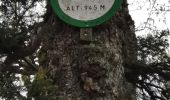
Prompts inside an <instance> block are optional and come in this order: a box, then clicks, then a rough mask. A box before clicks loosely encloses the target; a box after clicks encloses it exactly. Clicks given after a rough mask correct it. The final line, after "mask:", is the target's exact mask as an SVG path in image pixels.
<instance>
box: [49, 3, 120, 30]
mask: <svg viewBox="0 0 170 100" xmlns="http://www.w3.org/2000/svg"><path fill="white" fill-rule="evenodd" d="M121 2H122V1H121V0H51V5H52V7H53V9H54V11H55V13H56V14H57V15H58V17H59V18H60V19H61V20H63V21H64V22H66V23H68V24H70V25H73V26H76V27H93V26H96V25H99V24H102V23H104V22H105V21H107V20H108V19H110V18H111V17H112V16H113V15H114V14H115V12H116V11H117V10H118V9H119V7H120V6H121Z"/></svg>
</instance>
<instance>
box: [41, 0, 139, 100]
mask: <svg viewBox="0 0 170 100" xmlns="http://www.w3.org/2000/svg"><path fill="white" fill-rule="evenodd" d="M47 8H48V9H47V14H46V16H45V23H46V25H45V26H44V29H45V30H46V31H47V32H46V33H47V34H45V35H44V38H43V45H42V48H41V52H43V55H44V56H45V59H43V60H42V59H41V65H42V66H43V67H46V68H48V69H49V76H50V77H51V78H53V80H55V84H57V85H58V86H59V94H56V95H58V96H59V100H134V99H135V89H134V87H133V86H132V85H131V84H130V83H128V82H127V81H126V79H125V76H124V73H125V70H126V68H125V66H124V65H125V64H124V63H125V62H128V63H130V62H131V61H134V60H135V59H136V55H135V49H134V48H135V45H134V44H135V43H136V38H135V34H134V23H133V21H132V19H131V17H130V15H129V12H128V8H127V3H126V1H125V0H124V1H123V5H122V8H121V9H120V10H119V11H118V12H117V13H116V14H115V16H114V17H113V18H112V19H111V20H109V21H108V22H107V23H105V24H102V25H100V26H96V27H94V28H93V29H92V31H93V33H92V35H91V36H90V37H92V38H91V39H87V40H86V39H82V38H83V37H82V34H81V35H80V28H75V27H72V26H69V25H67V24H65V23H63V22H62V21H60V20H59V19H58V18H57V16H56V15H55V14H54V13H53V11H52V10H51V7H50V6H48V5H47Z"/></svg>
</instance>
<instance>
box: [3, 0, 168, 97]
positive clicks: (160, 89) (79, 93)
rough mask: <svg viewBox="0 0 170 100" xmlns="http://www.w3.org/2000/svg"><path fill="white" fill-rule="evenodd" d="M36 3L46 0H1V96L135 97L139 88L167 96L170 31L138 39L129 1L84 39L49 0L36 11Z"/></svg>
mask: <svg viewBox="0 0 170 100" xmlns="http://www.w3.org/2000/svg"><path fill="white" fill-rule="evenodd" d="M38 3H41V4H43V3H44V4H45V0H24V1H23V0H12V1H9V0H1V2H0V10H1V14H0V19H1V21H0V22H1V23H0V24H1V26H0V30H1V31H0V57H1V63H0V74H1V77H0V79H1V80H0V96H1V98H4V99H7V100H14V99H19V100H24V99H28V100H30V99H32V98H34V99H36V100H39V99H42V100H43V99H44V100H56V99H59V100H68V99H71V100H100V99H106V100H133V99H136V95H135V92H136V91H135V89H136V88H137V93H138V97H140V98H143V99H144V100H145V99H151V100H157V99H162V100H168V99H169V83H168V82H169V79H170V78H169V55H168V54H167V53H166V48H167V47H168V44H167V40H166V38H165V37H166V36H167V35H168V33H169V32H168V31H162V32H158V33H156V34H155V35H148V37H146V38H142V37H138V38H136V36H135V34H134V33H135V29H134V22H133V21H132V19H131V17H130V15H129V12H128V4H127V1H126V0H124V1H123V4H122V7H121V9H120V10H119V11H118V12H117V13H116V14H115V16H114V17H113V18H112V19H111V20H110V21H108V22H107V23H104V24H102V25H99V26H96V27H94V28H93V29H92V30H93V36H92V40H81V38H80V29H79V28H76V27H72V26H69V25H67V24H65V23H63V22H62V21H60V20H59V19H58V17H57V16H56V15H55V14H54V12H53V10H52V9H51V5H50V4H49V1H46V7H45V9H46V11H45V14H43V16H41V14H38V15H40V16H37V14H36V13H35V11H33V10H34V7H35V6H36V4H38ZM39 18H40V21H42V22H39V20H38V19H39ZM42 19H43V20H42ZM31 75H34V79H33V80H32V79H31ZM18 76H19V77H18ZM125 76H126V77H125ZM19 80H22V82H23V84H21V85H19V84H18V83H17V82H18V81H19ZM135 87H136V88H135ZM23 92H26V93H27V94H26V96H23V95H22V94H23Z"/></svg>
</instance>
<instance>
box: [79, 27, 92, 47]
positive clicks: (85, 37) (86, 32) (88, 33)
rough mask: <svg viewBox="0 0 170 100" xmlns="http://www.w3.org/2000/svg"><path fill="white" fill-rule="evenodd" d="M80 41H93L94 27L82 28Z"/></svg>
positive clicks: (86, 42)
mask: <svg viewBox="0 0 170 100" xmlns="http://www.w3.org/2000/svg"><path fill="white" fill-rule="evenodd" d="M80 41H81V43H84V44H88V43H90V42H92V28H81V29H80Z"/></svg>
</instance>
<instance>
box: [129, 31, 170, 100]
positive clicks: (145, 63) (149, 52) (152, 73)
mask: <svg viewBox="0 0 170 100" xmlns="http://www.w3.org/2000/svg"><path fill="white" fill-rule="evenodd" d="M168 36H169V31H167V30H164V31H161V32H156V34H149V35H148V36H147V37H138V44H137V47H138V48H137V50H138V51H137V52H138V59H137V62H136V63H134V64H131V65H129V66H131V70H132V72H130V73H128V74H127V76H128V77H127V79H129V81H131V82H132V83H133V84H134V85H135V86H136V87H137V95H138V97H139V98H141V99H147V100H148V99H149V100H160V99H161V100H169V99H170V97H169V95H170V90H169V88H168V87H167V86H166V84H167V82H169V81H170V60H169V59H170V55H169V54H168V52H167V49H168V47H169V44H168Z"/></svg>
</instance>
